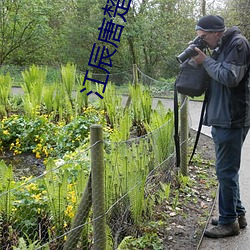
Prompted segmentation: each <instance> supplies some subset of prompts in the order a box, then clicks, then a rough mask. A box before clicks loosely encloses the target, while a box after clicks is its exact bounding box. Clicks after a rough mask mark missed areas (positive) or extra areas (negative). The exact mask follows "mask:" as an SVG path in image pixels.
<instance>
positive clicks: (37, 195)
mask: <svg viewBox="0 0 250 250" xmlns="http://www.w3.org/2000/svg"><path fill="white" fill-rule="evenodd" d="M41 195H42V194H41V193H39V194H33V195H32V197H33V198H35V200H36V201H40V200H41V199H42V197H41Z"/></svg>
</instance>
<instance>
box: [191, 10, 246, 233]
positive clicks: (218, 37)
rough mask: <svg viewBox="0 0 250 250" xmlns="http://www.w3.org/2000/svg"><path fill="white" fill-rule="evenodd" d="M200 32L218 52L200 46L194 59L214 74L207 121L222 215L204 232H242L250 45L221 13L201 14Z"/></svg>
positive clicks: (205, 123) (210, 46)
mask: <svg viewBox="0 0 250 250" xmlns="http://www.w3.org/2000/svg"><path fill="white" fill-rule="evenodd" d="M195 30H196V32H197V35H198V36H200V37H201V38H203V39H204V40H205V42H207V44H208V47H209V48H210V49H212V50H213V53H212V56H211V57H208V56H206V55H205V54H204V53H203V52H202V51H201V50H199V49H198V48H195V50H196V51H197V52H198V55H197V56H195V57H193V59H194V60H195V61H196V63H198V64H203V66H204V68H205V70H206V71H207V73H208V75H209V76H210V78H211V80H210V84H209V87H208V102H207V107H206V114H205V117H204V125H207V126H212V137H213V141H214V144H215V153H216V175H217V178H218V181H219V218H218V219H213V220H212V224H213V225H215V226H214V227H212V228H210V229H207V230H206V231H205V235H206V236H207V237H212V238H221V237H226V236H233V235H238V234H239V228H245V227H246V226H247V222H246V218H245V213H246V211H245V208H244V207H243V205H242V203H241V200H240V191H239V169H240V160H241V149H242V145H243V142H244V140H245V138H246V135H247V133H248V130H249V126H250V77H249V71H250V70H249V69H250V67H249V64H250V47H249V43H248V41H247V40H246V38H245V37H243V36H242V35H241V32H240V30H239V29H238V28H237V27H232V28H230V29H228V30H225V25H224V19H223V18H222V17H220V16H214V15H208V16H204V17H202V18H201V19H200V20H199V21H198V23H197V25H196V27H195Z"/></svg>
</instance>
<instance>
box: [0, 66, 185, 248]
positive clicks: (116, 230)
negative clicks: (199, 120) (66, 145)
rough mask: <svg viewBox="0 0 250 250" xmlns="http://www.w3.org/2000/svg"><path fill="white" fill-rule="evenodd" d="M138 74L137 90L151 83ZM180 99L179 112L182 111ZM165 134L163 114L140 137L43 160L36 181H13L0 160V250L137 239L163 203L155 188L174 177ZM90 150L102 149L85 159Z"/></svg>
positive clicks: (168, 128) (169, 128)
mask: <svg viewBox="0 0 250 250" xmlns="http://www.w3.org/2000/svg"><path fill="white" fill-rule="evenodd" d="M139 72H140V74H141V75H142V79H144V80H142V81H143V83H144V84H148V81H149V80H150V81H151V82H154V81H155V80H154V79H152V78H150V77H148V76H146V75H145V74H143V73H142V72H141V71H139ZM145 79H147V80H145ZM145 81H147V82H145ZM150 85H151V84H150ZM169 91H171V88H170V87H169ZM187 100H188V99H187V98H186V99H185V100H184V101H183V103H182V105H181V107H180V110H182V109H186V105H187ZM185 119H186V118H185ZM184 129H187V128H184ZM173 134H174V125H173V115H170V116H169V119H168V121H167V122H166V123H164V124H163V125H161V126H159V127H158V128H156V129H152V131H151V132H150V133H147V134H146V135H144V136H141V137H136V138H132V139H129V140H125V141H117V142H114V141H112V140H108V139H106V138H104V139H100V140H96V141H95V142H94V143H92V145H91V146H90V147H89V148H87V149H86V148H83V149H78V150H76V152H74V153H73V154H74V158H71V157H70V156H68V157H66V158H64V159H61V160H56V161H55V160H53V159H48V161H47V162H46V164H45V166H44V172H43V174H41V175H38V176H36V177H34V176H30V177H23V178H20V179H19V180H16V178H15V174H14V171H13V169H12V168H11V166H6V164H5V163H4V162H3V161H1V162H0V179H1V182H0V190H1V193H0V211H1V213H0V246H1V249H53V250H54V249H64V250H66V249H98V250H101V249H119V246H121V245H122V244H124V242H125V241H126V239H128V237H136V236H137V235H138V234H142V233H143V231H140V230H139V231H138V228H139V225H140V223H141V222H142V221H145V220H150V219H152V218H153V217H154V215H155V211H154V207H155V204H156V203H157V202H158V201H159V199H163V198H162V192H165V191H164V190H162V186H161V184H162V183H166V184H169V183H171V180H172V178H173V175H175V174H176V169H175V152H174V140H173ZM183 144H186V139H183V140H182V144H181V145H182V146H183ZM96 145H102V148H101V149H99V152H97V153H95V156H94V157H93V152H92V151H91V150H93V148H95V147H96ZM100 150H101V151H100ZM102 153H103V154H104V158H103V164H104V165H103V169H104V173H103V174H104V175H103V178H104V180H103V181H104V183H103V186H102V183H101V182H98V179H97V183H96V182H93V165H94V166H96V165H98V163H100V162H101V161H102V155H101V154H102ZM93 161H94V163H93ZM100 171H101V170H100V169H99V170H97V171H96V172H100ZM17 181H18V183H20V185H19V186H16V185H15V183H16V182H17ZM14 186H15V187H14ZM13 187H14V188H13ZM100 187H101V189H100ZM98 188H99V189H98ZM93 190H95V191H93ZM96 190H97V191H96ZM98 190H99V191H98ZM100 190H103V191H104V193H105V204H104V206H105V207H104V212H101V214H100V213H99V215H98V216H96V215H95V214H94V213H95V212H94V209H95V208H97V209H98V208H99V207H102V206H103V204H102V203H103V200H102V197H101V196H102V195H101V191H100ZM93 194H95V197H93ZM94 207H95V208H94ZM103 219H105V225H103V224H102V223H103ZM100 221H102V222H101V224H99V223H100ZM100 225H101V226H100ZM99 226H100V227H101V229H98V227H99ZM103 227H104V228H103ZM104 242H105V243H104ZM99 243H100V244H99Z"/></svg>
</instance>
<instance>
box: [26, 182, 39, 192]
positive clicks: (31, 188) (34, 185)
mask: <svg viewBox="0 0 250 250" xmlns="http://www.w3.org/2000/svg"><path fill="white" fill-rule="evenodd" d="M26 189H27V190H28V191H35V190H37V186H36V184H35V183H30V184H29V185H27V186H26Z"/></svg>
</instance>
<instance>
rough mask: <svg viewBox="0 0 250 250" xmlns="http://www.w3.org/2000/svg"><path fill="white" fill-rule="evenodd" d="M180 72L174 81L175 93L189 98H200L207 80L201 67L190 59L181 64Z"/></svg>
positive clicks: (206, 75) (205, 73)
mask: <svg viewBox="0 0 250 250" xmlns="http://www.w3.org/2000/svg"><path fill="white" fill-rule="evenodd" d="M180 67H181V71H180V74H179V75H178V77H177V79H176V81H175V87H176V90H177V92H179V93H181V94H183V95H188V96H191V97H194V96H201V95H202V94H203V93H204V92H205V90H206V88H207V81H208V79H209V77H208V74H207V72H206V71H205V69H204V67H203V65H200V64H197V63H196V62H195V61H194V60H193V59H192V58H190V59H188V60H186V61H185V62H183V63H182V64H181V66H180Z"/></svg>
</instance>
